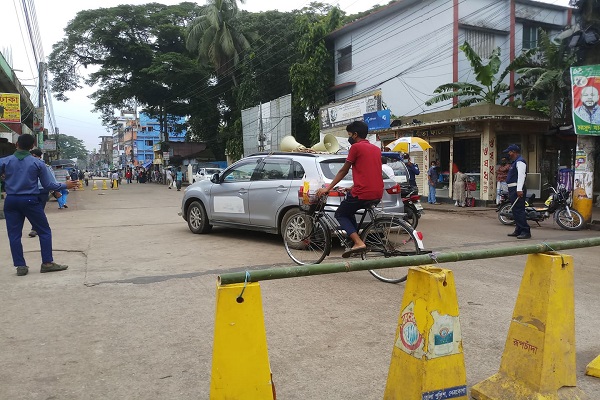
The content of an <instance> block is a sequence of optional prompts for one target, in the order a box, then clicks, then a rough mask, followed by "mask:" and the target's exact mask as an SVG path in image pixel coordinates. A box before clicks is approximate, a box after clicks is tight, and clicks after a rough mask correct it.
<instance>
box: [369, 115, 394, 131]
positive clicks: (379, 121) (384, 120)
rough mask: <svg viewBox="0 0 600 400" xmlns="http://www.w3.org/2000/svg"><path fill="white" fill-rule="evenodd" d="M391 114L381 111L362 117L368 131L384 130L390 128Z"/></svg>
mask: <svg viewBox="0 0 600 400" xmlns="http://www.w3.org/2000/svg"><path fill="white" fill-rule="evenodd" d="M391 117H392V113H391V112H390V110H381V111H376V112H371V113H367V114H364V115H363V118H364V121H365V123H366V124H367V126H368V127H369V130H370V131H372V130H375V129H385V128H389V127H390V119H391Z"/></svg>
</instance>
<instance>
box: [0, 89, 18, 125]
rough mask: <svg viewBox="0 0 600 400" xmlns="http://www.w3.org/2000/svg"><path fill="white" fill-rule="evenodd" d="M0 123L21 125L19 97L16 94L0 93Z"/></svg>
mask: <svg viewBox="0 0 600 400" xmlns="http://www.w3.org/2000/svg"><path fill="white" fill-rule="evenodd" d="M0 122H7V123H17V124H20V123H21V96H20V95H19V94H18V93H0Z"/></svg>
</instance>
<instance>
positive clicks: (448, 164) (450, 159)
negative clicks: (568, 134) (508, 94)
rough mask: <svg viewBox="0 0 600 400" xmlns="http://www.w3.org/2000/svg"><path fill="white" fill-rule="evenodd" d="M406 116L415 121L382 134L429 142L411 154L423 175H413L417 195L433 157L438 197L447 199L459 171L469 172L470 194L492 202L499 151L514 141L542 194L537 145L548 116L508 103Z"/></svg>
mask: <svg viewBox="0 0 600 400" xmlns="http://www.w3.org/2000/svg"><path fill="white" fill-rule="evenodd" d="M406 120H408V121H418V123H411V124H406V125H402V124H401V125H399V126H396V127H393V128H390V129H389V130H386V131H385V132H383V133H382V135H381V136H382V137H386V138H389V137H390V133H391V132H394V135H392V136H393V138H394V139H395V138H398V137H402V136H417V137H420V138H422V139H425V140H426V141H427V142H429V144H430V145H431V146H432V148H431V149H429V150H426V151H423V152H415V153H411V154H410V156H411V158H412V159H413V162H415V163H417V164H418V165H419V168H420V169H421V175H419V176H418V177H417V178H418V179H417V181H418V186H419V193H421V195H423V196H427V195H428V193H429V187H428V184H427V170H428V169H429V167H430V166H431V163H432V162H436V165H437V169H438V173H439V179H438V182H437V183H436V197H437V198H438V201H445V202H450V201H451V199H452V189H453V179H454V176H455V174H456V173H457V172H458V171H460V172H463V173H465V174H466V175H467V177H468V182H467V185H466V187H467V190H468V194H469V195H470V196H472V197H474V198H475V199H477V200H480V201H481V202H482V204H487V203H493V202H494V201H495V198H496V174H495V170H496V166H497V165H498V164H499V162H500V159H501V158H502V154H501V153H502V150H503V149H505V148H506V147H508V145H509V144H513V143H514V144H517V145H519V146H520V147H521V149H522V155H523V157H525V158H526V160H527V161H528V168H529V170H528V180H530V181H531V182H530V184H531V186H532V187H531V190H532V192H533V193H536V194H537V195H538V196H539V195H540V194H541V193H537V192H540V191H541V184H540V182H541V181H542V179H541V174H542V170H543V167H544V166H546V164H547V162H546V161H544V159H543V157H542V156H543V153H542V151H541V150H540V149H541V147H540V146H541V144H542V143H543V138H544V135H545V134H547V132H548V120H547V119H546V118H545V117H544V116H543V115H541V114H538V113H535V112H531V111H528V110H521V109H516V108H512V107H503V106H497V105H480V106H471V107H468V108H463V109H452V110H448V111H441V112H435V113H429V114H422V115H418V116H411V117H406ZM391 140H393V139H391ZM391 140H389V141H391ZM389 141H388V140H383V143H382V144H383V145H384V146H385V144H387V143H388V142H389ZM548 173H550V172H545V174H548Z"/></svg>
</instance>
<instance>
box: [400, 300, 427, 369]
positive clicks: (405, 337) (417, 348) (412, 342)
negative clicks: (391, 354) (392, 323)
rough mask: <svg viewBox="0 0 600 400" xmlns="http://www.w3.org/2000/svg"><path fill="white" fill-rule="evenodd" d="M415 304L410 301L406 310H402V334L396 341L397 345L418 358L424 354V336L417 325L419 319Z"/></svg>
mask: <svg viewBox="0 0 600 400" xmlns="http://www.w3.org/2000/svg"><path fill="white" fill-rule="evenodd" d="M414 309H415V304H414V303H410V304H409V305H408V306H406V308H404V310H402V314H401V317H400V318H401V320H402V324H401V326H400V334H399V335H398V340H397V341H396V347H398V348H399V349H401V350H403V351H405V352H406V353H408V354H411V355H413V356H414V357H416V358H421V356H423V354H424V352H423V336H422V335H421V332H419V328H418V327H417V320H416V318H415V313H414Z"/></svg>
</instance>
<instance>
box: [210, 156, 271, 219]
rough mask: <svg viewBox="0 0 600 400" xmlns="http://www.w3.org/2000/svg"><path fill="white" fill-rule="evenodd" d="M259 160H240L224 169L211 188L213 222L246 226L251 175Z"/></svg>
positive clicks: (248, 215) (248, 216)
mask: <svg viewBox="0 0 600 400" xmlns="http://www.w3.org/2000/svg"><path fill="white" fill-rule="evenodd" d="M260 161H261V159H260V158H252V159H248V160H241V161H239V162H237V163H236V164H234V165H232V166H231V167H230V168H228V169H226V170H225V171H224V172H223V174H222V175H221V176H219V182H218V183H215V184H213V185H212V187H211V192H210V212H211V214H212V215H211V216H210V218H211V219H212V220H214V221H223V222H232V223H239V224H248V223H249V222H250V214H249V206H248V199H249V197H248V194H249V190H250V182H251V178H252V175H253V174H254V173H255V170H256V167H257V166H258V165H259V163H260Z"/></svg>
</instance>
